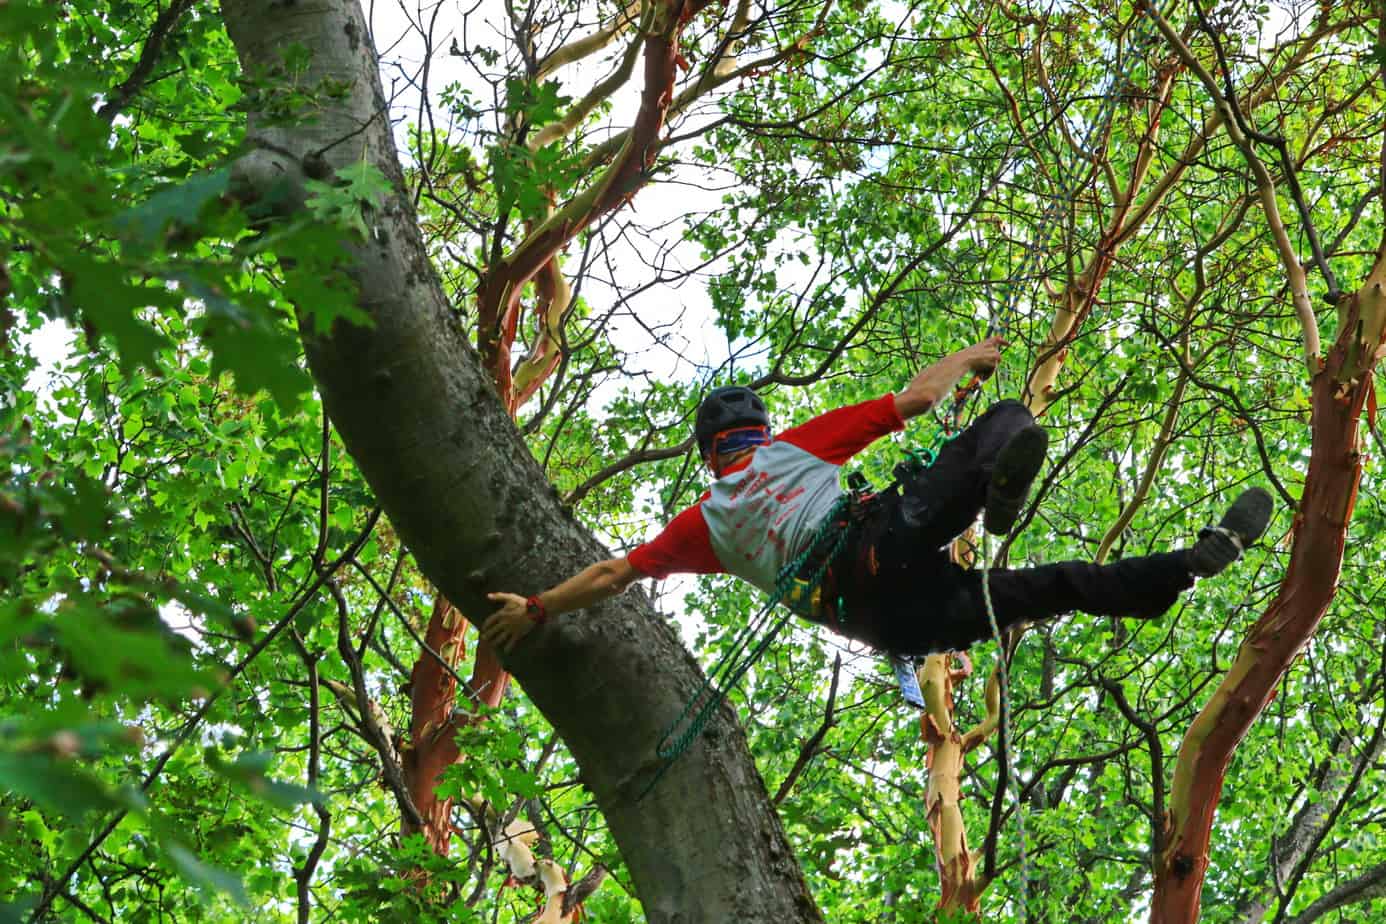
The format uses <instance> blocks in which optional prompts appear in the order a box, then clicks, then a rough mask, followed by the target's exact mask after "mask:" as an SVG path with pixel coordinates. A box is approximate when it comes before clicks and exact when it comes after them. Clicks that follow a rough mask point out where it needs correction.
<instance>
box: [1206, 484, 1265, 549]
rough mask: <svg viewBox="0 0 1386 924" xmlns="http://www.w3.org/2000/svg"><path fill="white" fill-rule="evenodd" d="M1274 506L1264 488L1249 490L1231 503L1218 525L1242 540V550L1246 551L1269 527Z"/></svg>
mask: <svg viewBox="0 0 1386 924" xmlns="http://www.w3.org/2000/svg"><path fill="white" fill-rule="evenodd" d="M1274 506H1275V504H1274V502H1273V501H1272V500H1271V496H1270V492H1268V491H1267V490H1266V489H1265V488H1250V489H1248V490H1246V491H1243V492H1242V494H1241V496H1239V497H1238V498H1237V499H1236V500H1234V501H1233V502H1232V506H1231V507H1228V508H1227V512H1226V513H1225V514H1223V515H1222V521H1221V522H1220V523H1218V525H1219V526H1221V527H1222V528H1223V529H1230V530H1231V531H1232V532H1234V533H1236V534H1237V537H1238V538H1239V539H1241V540H1242V548H1243V549H1247V548H1250V547H1251V544H1252V543H1253V542H1255V541H1256V540H1257V539H1260V538H1261V534H1262V533H1264V532H1265V531H1266V527H1267V526H1269V525H1270V518H1271V511H1272V509H1273V508H1274Z"/></svg>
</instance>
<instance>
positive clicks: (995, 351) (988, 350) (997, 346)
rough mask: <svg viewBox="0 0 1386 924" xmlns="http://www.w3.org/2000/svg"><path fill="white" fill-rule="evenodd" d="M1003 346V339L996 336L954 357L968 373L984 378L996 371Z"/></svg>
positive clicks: (973, 345) (961, 351) (959, 352)
mask: <svg viewBox="0 0 1386 924" xmlns="http://www.w3.org/2000/svg"><path fill="white" fill-rule="evenodd" d="M1005 346H1006V341H1005V339H1004V338H1002V337H1001V335H999V334H997V335H996V336H994V337H988V338H987V339H985V340H983V341H981V342H980V343H974V344H972V346H970V347H967V348H966V349H963V350H959V351H958V352H957V353H956V354H955V355H956V356H957V357H958V358H959V359H960V360H962V362H963V363H964V364H965V365H966V366H967V369H968V371H969V372H975V373H976V374H977V375H979V376H981V377H982V378H986V377H987V376H989V375H991V374H992V373H993V372H995V371H996V367H997V365H999V364H1000V362H1001V350H1002V349H1004V348H1005Z"/></svg>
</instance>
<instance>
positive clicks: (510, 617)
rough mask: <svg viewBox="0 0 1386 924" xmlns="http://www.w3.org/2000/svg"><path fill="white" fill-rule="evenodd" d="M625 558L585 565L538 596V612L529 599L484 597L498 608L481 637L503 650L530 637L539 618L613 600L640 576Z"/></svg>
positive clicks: (517, 596) (494, 595) (501, 596)
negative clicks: (535, 611) (530, 605)
mask: <svg viewBox="0 0 1386 924" xmlns="http://www.w3.org/2000/svg"><path fill="white" fill-rule="evenodd" d="M643 576H644V575H642V574H641V573H640V572H639V571H637V570H635V567H634V566H633V565H631V563H630V559H628V558H609V559H607V560H606V561H599V562H597V563H596V564H595V565H588V566H587V567H586V568H583V569H582V570H581V571H579V572H578V573H577V574H575V575H573V576H572V577H570V578H568V580H566V581H564V582H563V583H561V584H559V585H558V586H557V587H551V588H549V589H548V590H546V591H544V592H543V593H541V594H538V595H536V596H537V602H538V603H539V606H540V610H539V612H538V613H537V614H536V613H531V612H530V607H529V600H528V599H527V598H525V597H521V596H520V595H519V594H507V593H494V594H487V597H488V598H489V599H491V600H493V601H495V602H496V603H499V604H500V605H501V607H500V609H498V610H496V611H495V612H494V613H492V614H491V615H490V616H489V617H488V618H487V619H486V622H485V623H483V624H482V626H481V637H482V638H484V639H486V640H487V641H488V642H490V643H491V644H492V645H495V646H496V647H498V648H501V649H502V650H504V651H510V650H511V649H512V648H514V647H515V644H516V643H517V642H519V641H520V639H522V638H524V637H525V636H526V635H528V634H529V632H530V630H531V629H533V628H534V626H535V623H536V622H537V621H538V619H537V618H536V617H538V618H539V619H541V618H544V617H546V616H557V615H558V614H560V613H567V612H570V611H572V610H580V609H583V608H584V607H588V606H591V605H592V604H594V603H600V602H601V601H603V600H606V599H608V598H609V597H614V596H616V595H617V594H619V593H621V592H622V591H623V590H625V589H626V588H627V587H629V586H630V585H631V584H632V583H633V582H634V581H636V580H638V579H640V578H641V577H643Z"/></svg>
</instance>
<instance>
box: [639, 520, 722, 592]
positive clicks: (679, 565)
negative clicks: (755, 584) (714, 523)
mask: <svg viewBox="0 0 1386 924" xmlns="http://www.w3.org/2000/svg"><path fill="white" fill-rule="evenodd" d="M702 503H703V502H702V501H698V503H696V504H694V505H693V506H692V507H689V508H688V509H687V510H685V511H684V512H683V513H680V514H679V515H678V516H676V517H674V519H673V520H672V521H671V522H670V523H669V525H668V526H666V527H664V531H663V532H662V533H660V534H659V535H658V536H655V537H654V539H652V540H650V541H649V542H646V543H645V544H644V545H641V546H638V547H636V548H635V550H634V551H632V552H631V553H630V554H629V555H628V556H626V560H627V561H629V562H630V564H631V567H633V568H634V569H635V570H636V571H639V572H640V573H641V574H644V575H647V576H648V577H652V578H661V579H662V578H666V577H668V576H669V575H671V574H674V573H675V572H683V573H692V574H719V573H721V572H724V571H726V570H727V569H726V568H724V567H722V563H721V562H720V561H718V560H717V555H716V553H715V552H713V551H712V540H711V539H710V538H709V536H708V531H707V521H706V520H704V519H703V511H702V510H701V509H700V508H701V507H702Z"/></svg>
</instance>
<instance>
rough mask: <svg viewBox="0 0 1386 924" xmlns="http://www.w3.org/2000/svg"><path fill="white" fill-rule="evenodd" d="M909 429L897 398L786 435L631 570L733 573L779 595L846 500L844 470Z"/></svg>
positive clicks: (680, 519)
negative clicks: (788, 567)
mask: <svg viewBox="0 0 1386 924" xmlns="http://www.w3.org/2000/svg"><path fill="white" fill-rule="evenodd" d="M904 426H905V422H904V421H903V420H902V419H901V418H900V412H899V411H898V410H896V408H895V396H894V395H884V396H882V397H880V398H877V399H875V400H873V401H864V402H862V403H861V404H854V405H851V406H849V407H843V408H838V409H837V410H835V411H829V412H828V413H826V414H821V415H819V416H818V417H815V418H813V419H812V420H810V421H808V422H807V423H804V424H800V425H799V426H797V427H794V428H793V429H791V430H786V431H785V432H783V433H781V434H779V435H778V436H777V437H775V439H774V441H773V442H771V443H770V444H768V445H766V446H760V447H758V448H757V449H756V450H755V452H754V453H753V454H752V455H751V457H750V458H749V459H748V460H747V461H744V462H742V463H741V464H740V465H738V466H737V467H736V468H734V469H732V470H731V471H728V472H724V473H723V474H722V477H720V478H718V479H717V481H716V482H714V483H713V485H712V488H711V489H710V490H708V491H707V492H706V493H704V494H703V496H702V497H701V498H700V499H699V500H698V502H697V503H696V504H694V505H693V506H692V507H689V508H688V509H687V510H684V511H683V512H682V513H680V514H679V515H678V516H676V517H674V519H673V520H672V521H671V522H670V523H669V525H668V526H666V527H665V528H664V531H663V532H661V533H660V534H659V535H658V536H656V537H655V538H654V539H653V540H651V541H650V542H647V543H645V544H644V545H641V546H639V547H638V548H636V549H635V550H634V551H632V552H631V553H630V556H629V561H630V563H631V566H632V567H634V568H635V570H637V571H639V572H640V573H642V574H645V575H647V576H649V577H653V578H664V577H668V576H669V575H671V574H674V573H677V572H688V573H693V574H722V573H727V574H734V575H736V576H737V577H740V578H744V579H745V580H747V581H750V582H751V583H752V584H754V585H756V586H757V587H759V588H761V589H762V590H764V591H766V592H767V593H769V592H773V590H774V587H775V578H776V577H778V576H779V573H780V570H781V569H782V568H784V566H785V564H786V563H788V562H790V561H792V560H793V559H794V557H795V556H796V555H798V554H799V553H800V552H802V551H803V550H804V548H805V547H806V546H807V545H808V543H809V541H810V540H811V539H812V538H813V533H814V530H816V529H817V528H818V524H819V522H820V521H821V520H822V519H823V517H825V516H827V514H828V511H829V510H831V509H832V506H833V503H834V502H835V501H836V500H837V499H838V497H840V496H841V495H842V493H843V492H842V486H841V484H840V483H839V480H838V469H839V467H840V466H841V465H842V463H844V462H846V461H847V460H848V459H850V458H852V456H854V455H856V454H857V453H859V452H861V451H862V450H863V449H865V448H866V447H867V446H868V445H870V444H871V443H872V442H874V441H875V440H877V439H879V438H880V437H882V436H885V435H886V434H887V433H894V432H895V431H897V430H902V429H904Z"/></svg>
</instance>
